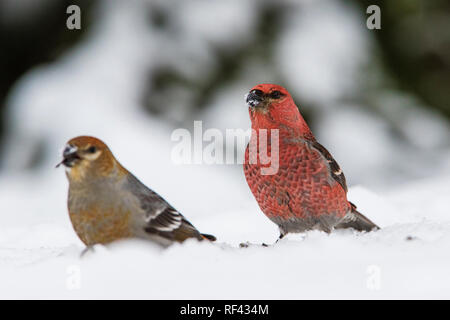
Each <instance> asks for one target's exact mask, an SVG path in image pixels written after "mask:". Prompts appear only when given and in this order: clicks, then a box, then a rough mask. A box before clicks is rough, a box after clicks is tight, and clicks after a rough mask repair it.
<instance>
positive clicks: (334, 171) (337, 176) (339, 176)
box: [312, 141, 347, 192]
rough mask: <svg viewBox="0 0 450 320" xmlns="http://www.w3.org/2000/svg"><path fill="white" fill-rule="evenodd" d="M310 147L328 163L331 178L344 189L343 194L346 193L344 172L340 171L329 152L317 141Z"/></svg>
mask: <svg viewBox="0 0 450 320" xmlns="http://www.w3.org/2000/svg"><path fill="white" fill-rule="evenodd" d="M312 147H313V148H314V149H316V150H317V151H319V152H320V154H321V155H322V156H323V157H324V158H325V159H326V160H327V161H328V164H329V166H330V173H331V176H332V177H333V179H334V180H336V182H337V183H339V184H340V185H341V186H342V188H344V190H345V192H347V182H346V181H345V176H344V172H343V171H342V170H341V167H340V166H339V164H338V163H337V162H336V160H334V158H333V156H332V155H331V154H330V152H328V150H327V149H326V148H325V147H324V146H323V145H321V144H320V143H318V142H317V141H314V142H312Z"/></svg>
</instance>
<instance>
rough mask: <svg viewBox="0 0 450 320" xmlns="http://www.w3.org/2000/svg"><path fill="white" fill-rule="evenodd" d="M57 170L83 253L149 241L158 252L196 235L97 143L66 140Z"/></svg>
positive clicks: (89, 139)
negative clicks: (123, 242) (115, 243)
mask: <svg viewBox="0 0 450 320" xmlns="http://www.w3.org/2000/svg"><path fill="white" fill-rule="evenodd" d="M63 158H64V159H63V160H62V162H61V164H63V165H64V166H65V167H66V175H67V178H68V180H69V200H68V207H69V216H70V220H71V221H72V224H73V227H74V229H75V231H76V233H77V235H78V236H79V237H80V239H81V241H83V242H84V244H86V245H87V246H88V247H90V246H92V245H94V244H98V243H100V244H107V243H110V242H112V241H115V240H119V239H123V238H142V239H148V240H153V241H154V242H156V243H158V244H161V245H163V246H166V245H169V244H171V243H173V242H182V241H184V240H186V239H188V238H195V239H198V240H203V239H205V238H206V239H208V240H211V241H214V240H215V237H214V236H211V235H207V234H201V233H200V232H199V231H198V230H197V229H196V228H195V227H194V226H193V225H192V224H191V223H190V222H189V221H187V220H186V219H185V218H184V217H183V216H182V215H181V213H179V212H178V211H177V210H175V209H174V208H173V207H172V206H170V205H169V204H168V203H167V202H166V201H165V200H164V199H163V198H161V197H160V196H159V195H158V194H156V193H155V192H153V191H152V190H150V189H149V188H147V187H146V186H145V185H143V184H142V183H141V182H140V181H139V180H138V179H137V178H136V177H135V176H133V175H132V174H131V173H130V172H128V171H127V170H126V169H125V168H124V167H122V165H121V164H120V163H119V162H118V161H117V160H116V159H115V158H114V156H113V154H112V153H111V151H110V150H109V148H108V147H107V146H106V145H105V144H104V143H103V142H102V141H100V140H99V139H96V138H93V137H87V136H82V137H77V138H74V139H72V140H70V141H69V142H68V143H67V145H66V148H65V149H64V152H63Z"/></svg>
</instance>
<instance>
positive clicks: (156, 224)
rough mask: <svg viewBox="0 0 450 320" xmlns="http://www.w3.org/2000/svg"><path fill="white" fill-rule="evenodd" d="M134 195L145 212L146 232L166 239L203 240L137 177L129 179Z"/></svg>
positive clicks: (194, 229)
mask: <svg viewBox="0 0 450 320" xmlns="http://www.w3.org/2000/svg"><path fill="white" fill-rule="evenodd" d="M129 183H130V184H129V185H130V188H131V189H132V193H133V194H134V195H135V196H137V198H138V200H139V203H140V207H141V209H142V210H143V211H144V216H143V217H142V219H143V220H144V221H143V226H144V230H145V231H146V232H147V233H151V234H157V235H159V236H162V237H164V238H167V239H170V240H175V241H184V240H186V239H187V238H197V239H202V238H203V237H202V236H201V235H200V232H198V230H197V229H196V228H195V227H194V226H193V225H192V224H191V223H190V222H189V221H187V220H186V218H185V217H184V216H183V215H182V214H181V213H179V212H178V211H177V210H175V209H174V208H173V207H172V206H171V205H170V204H168V203H167V202H166V201H165V200H164V199H163V198H162V197H160V196H159V195H158V194H157V193H155V192H154V191H152V190H150V189H149V188H147V187H146V186H145V185H144V184H142V183H141V182H140V181H139V180H138V179H137V178H136V177H133V176H131V177H130V178H129Z"/></svg>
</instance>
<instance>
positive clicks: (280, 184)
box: [244, 84, 378, 239]
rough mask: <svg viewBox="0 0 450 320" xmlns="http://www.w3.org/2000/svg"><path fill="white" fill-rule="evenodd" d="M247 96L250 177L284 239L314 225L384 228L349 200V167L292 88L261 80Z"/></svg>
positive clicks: (329, 228) (247, 172) (325, 228)
mask: <svg viewBox="0 0 450 320" xmlns="http://www.w3.org/2000/svg"><path fill="white" fill-rule="evenodd" d="M246 100H247V104H248V105H249V113H250V119H251V121H252V136H251V139H250V143H249V145H248V146H247V149H246V152H245V163H244V172H245V177H246V179H247V183H248V185H249V187H250V189H251V191H252V193H253V195H254V196H255V198H256V201H257V202H258V204H259V206H260V208H261V210H262V211H263V212H264V214H265V215H266V216H267V217H268V218H269V219H270V220H272V221H273V222H274V223H276V224H277V225H278V227H279V229H280V239H281V238H282V237H283V236H285V235H286V234H287V233H289V232H291V233H296V232H304V231H307V230H312V229H318V230H322V231H325V232H331V231H332V230H333V229H337V228H354V229H356V230H359V231H371V230H373V229H378V226H377V225H375V224H374V223H373V222H372V221H370V220H369V219H367V218H366V217H365V216H363V215H362V214H361V213H359V212H358V211H356V206H355V205H354V204H352V203H351V202H349V201H348V200H347V185H346V182H345V177H344V173H343V172H342V170H341V168H340V167H339V165H338V164H337V162H336V161H335V160H334V159H333V157H332V156H331V154H330V153H329V152H328V151H327V149H325V148H324V147H323V146H322V145H321V144H320V143H318V142H317V140H316V139H315V138H314V135H313V134H312V132H311V130H310V129H309V127H308V125H307V124H306V122H305V120H304V119H303V117H302V116H301V114H300V112H299V110H298V108H297V106H296V105H295V103H294V101H293V100H292V97H291V95H290V94H289V92H288V91H287V90H286V89H284V88H283V87H281V86H278V85H274V84H260V85H257V86H255V87H254V88H253V89H252V90H251V91H250V92H249V94H248V95H247V99H246ZM262 129H265V130H262ZM272 129H275V131H273V130H272ZM276 134H277V140H275V142H276V143H278V145H277V146H274V145H273V143H274V142H273V141H274V140H272V136H273V135H276ZM258 144H259V145H258ZM252 146H255V147H254V148H253V149H252ZM263 149H264V150H263ZM265 149H267V150H265ZM268 157H270V158H271V159H275V160H274V161H278V162H277V163H276V169H277V170H276V171H275V172H269V173H268V172H264V171H262V170H265V169H266V170H267V168H268V166H269V165H268V164H267V162H268V161H267V158H268ZM252 160H253V161H252Z"/></svg>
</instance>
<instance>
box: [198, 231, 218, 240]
mask: <svg viewBox="0 0 450 320" xmlns="http://www.w3.org/2000/svg"><path fill="white" fill-rule="evenodd" d="M201 235H202V237H203V239H206V240H209V241H216V240H217V239H216V237H214V236H213V235H211V234H206V233H202V234H201Z"/></svg>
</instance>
